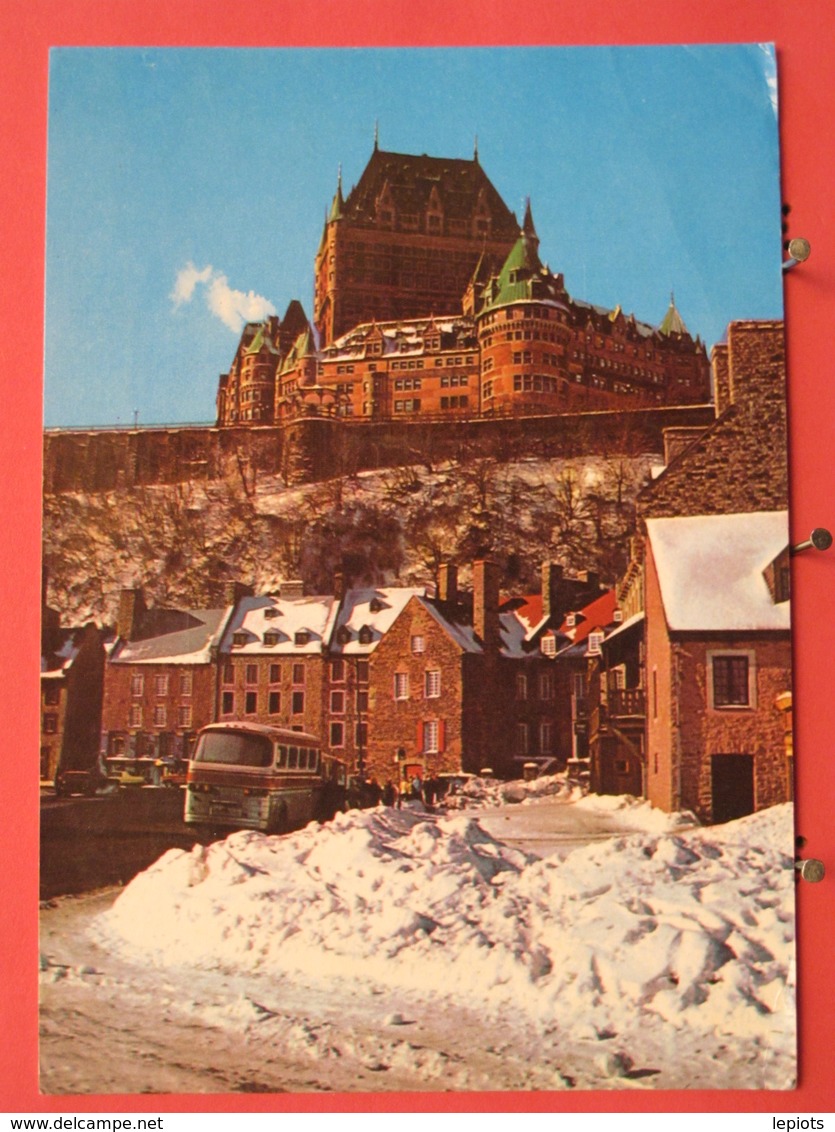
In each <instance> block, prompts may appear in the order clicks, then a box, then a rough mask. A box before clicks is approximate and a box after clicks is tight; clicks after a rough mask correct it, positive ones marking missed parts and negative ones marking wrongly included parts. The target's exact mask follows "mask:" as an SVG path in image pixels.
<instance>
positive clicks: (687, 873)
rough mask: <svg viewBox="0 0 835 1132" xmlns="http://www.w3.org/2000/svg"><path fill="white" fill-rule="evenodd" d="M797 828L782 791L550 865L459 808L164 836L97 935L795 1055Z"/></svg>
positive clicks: (196, 957)
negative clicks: (738, 810) (220, 836)
mask: <svg viewBox="0 0 835 1132" xmlns="http://www.w3.org/2000/svg"><path fill="white" fill-rule="evenodd" d="M792 841H793V834H792V811H791V807H790V806H788V805H786V806H781V807H776V808H774V809H771V810H767V811H764V812H763V813H760V814H757V815H752V816H751V817H749V818H745V819H743V820H741V821H738V822H733V823H729V824H728V825H726V826H721V827H718V826H717V827H713V828H711V829H703V830H696V831H691V832H689V833H686V834H682V835H678V836H670V835H654V834H638V835H633V836H626V837H618V838H615V839H612V840H609V841H606V842H596V843H594V844H591V845H588V846H586V847H584V848H581V849H577V850H575V851H574V852H572V853H571V854H570V855H569V856H568V857H567V858H565V859H564V860H562V861H560V860H558V859H556V858H546V859H537V858H534V857H530V856H528V855H526V854H523V853H521V852H520V851H518V850H513V849H510V848H508V847H507V846H504V845H502V844H500V843H499V842H497V841H495V840H494V839H493V838H491V837H490V836H489V835H488V834H487V833H485V832H484V831H483V830H482V829H481V827H480V826H479V825H478V823H477V822H476V821H475V820H474V819H473V818H471V817H466V816H463V815H462V816H457V815H456V816H448V817H439V818H436V819H433V818H430V817H428V816H427V815H421V814H417V813H415V812H413V811H407V810H403V811H397V810H393V809H383V808H378V809H376V810H373V811H351V812H350V813H348V814H343V815H340V816H338V817H337V819H336V820H335V821H334V822H332V823H330V824H327V825H323V826H318V825H311V826H308V827H307V828H306V829H305V830H303V831H302V832H300V833H298V834H296V835H291V836H285V837H265V836H263V835H261V834H257V833H252V832H240V833H235V834H233V835H231V836H230V837H228V838H227V839H226V840H225V841H223V842H218V843H216V844H214V845H211V846H209V847H201V846H197V847H195V848H194V849H193V850H192V851H191V852H184V851H180V850H172V851H170V852H168V853H167V854H166V855H165V856H164V857H162V858H161V859H160V860H159V861H158V862H157V863H156V864H155V865H154V866H152V868H150V869H148V870H147V871H146V872H145V873H143V874H141V875H140V876H138V877H137V878H135V880H134V881H132V882H131V884H130V885H128V887H127V888H126V889H125V891H124V892H123V893H122V895H121V896H120V897H119V898H118V900H117V901H116V903H115V905H114V906H113V908H112V909H111V911H110V912H108V913H106V914H105V915H104V917H102V918H101V920H100V921H99V930H100V932H101V933H102V938H103V941H104V942H106V943H108V945H109V946H111V947H116V948H117V949H121V950H125V951H126V952H127V953H128V954H129V955H130V956H132V957H136V956H137V955H139V956H141V958H142V961H143V963H145V964H147V963H148V962H151V963H154V964H157V965H160V966H164V967H169V968H172V967H173V968H176V967H178V966H180V965H182V966H186V967H189V968H192V969H193V968H194V967H198V968H202V969H204V970H219V971H229V972H239V973H261V974H263V975H266V976H269V977H271V978H272V977H279V976H281V975H283V974H287V973H292V972H303V973H304V974H305V975H307V976H308V977H313V978H318V979H323V980H330V979H334V978H336V979H338V980H340V984H341V985H344V982H345V980H347V979H357V980H362V981H363V982H364V983H365V985H368V983H369V982H372V983H373V984H374V985H377V986H379V985H388V986H389V987H390V988H395V989H401V990H409V991H412V990H418V991H421V992H422V993H423V995H424V996H429V997H432V996H434V995H436V994H437V995H444V996H445V997H447V998H450V999H453V1000H455V1001H457V1002H459V1003H461V1004H463V1005H465V1006H467V1005H469V1006H470V1007H472V1008H473V1009H475V1010H478V1011H482V1012H484V1013H485V1014H488V1013H495V1014H496V1015H500V1014H502V1013H504V1012H506V1011H507V1010H511V1011H512V1012H513V1016H514V1018H515V1019H516V1020H521V1022H522V1024H534V1025H538V1026H541V1027H546V1028H547V1027H549V1026H550V1027H552V1028H553V1027H554V1026H557V1027H558V1028H561V1029H563V1030H565V1029H567V1028H570V1029H571V1033H572V1035H573V1036H574V1037H576V1038H580V1039H582V1038H593V1037H595V1036H598V1037H599V1036H600V1035H601V1034H604V1033H608V1032H617V1031H620V1030H624V1029H629V1028H632V1030H633V1031H634V1029H635V1027H636V1025H639V1026H641V1027H648V1026H656V1027H657V1026H662V1027H663V1028H670V1027H671V1028H672V1029H673V1030H678V1029H681V1028H686V1029H688V1030H691V1031H693V1030H702V1031H710V1032H716V1033H720V1034H726V1035H729V1036H730V1037H732V1038H733V1037H737V1038H739V1039H740V1041H743V1040H744V1041H746V1042H750V1041H754V1042H755V1043H756V1044H758V1045H759V1044H760V1043H761V1045H762V1047H763V1048H767V1049H770V1050H771V1051H772V1053H774V1051H779V1052H780V1053H784V1054H786V1055H787V1056H788V1057H789V1059H790V1058H791V1052H792V1049H793V1041H794V1013H793V986H792V970H793V925H794V908H793V890H794V868H793V861H792V858H791V857H790V856H787V853H786V850H787V848H788V849H789V851H790V847H791V845H792ZM671 1038H672V1035H671ZM769 1056H771V1055H769Z"/></svg>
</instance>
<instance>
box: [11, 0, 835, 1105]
mask: <svg viewBox="0 0 835 1132" xmlns="http://www.w3.org/2000/svg"><path fill="white" fill-rule="evenodd" d="M766 41H768V42H774V43H775V44H776V45H777V51H778V68H779V81H780V118H781V138H782V154H783V200H784V201H787V202H789V203H790V204H791V214H790V216H789V224H790V231H789V235H790V236H805V237H806V238H807V239H809V240H810V241H811V244H812V256H811V258H810V260H809V261H808V262H807V263H806V264H804V265H802V266H800V267H798V268H797V269H796V270H794V271H793V272H791V273H790V274H789V275H788V276H787V277H786V319H787V333H788V347H789V387H790V405H789V411H790V445H791V447H790V459H791V467H792V483H793V489H792V519H791V529H792V537H793V540H794V542H800V541H802V540H803V539H805V538H807V537H808V535H809V532H810V531H811V529H812V528H813V527H816V526H824V527H829V528H830V529H835V513H833V512H834V509H833V499H832V489H833V484H835V474H834V473H833V453H835V372H833V367H832V364H831V361H830V355H831V328H832V325H833V322H835V218H833V207H832V201H833V184H835V161H834V160H833V136H835V133H834V132H833V125H832V124H833V122H835V81H833V74H835V5H833V4H832V3H831V0H803V2H802V3H795V4H792V3H788V2H787V0H733V2H730V3H729V2H728V0H612V2H611V3H603V2H602V0H573V2H572V3H565V2H562V0H534V2H533V3H530V4H526V5H520V4H518V3H516V2H514V0H419V2H415V0H354V3H352V4H348V3H345V0H312V2H308V3H307V4H303V3H301V2H298V3H296V4H293V5H290V4H287V3H285V2H284V0H247V2H246V3H243V2H241V0H121V2H119V3H114V2H113V0H0V45H2V46H1V47H0V51H2V56H3V59H2V61H3V68H2V72H0V93H1V94H2V97H0V140H2V158H0V229H1V230H2V245H0V247H2V253H0V280H2V286H1V287H0V296H1V297H2V302H0V320H2V334H0V358H1V359H2V366H0V390H2V402H0V403H2V404H4V405H5V406H6V409H5V412H4V416H3V422H4V439H3V444H2V449H0V451H2V457H3V462H2V475H0V516H2V519H3V521H4V531H3V536H2V538H0V595H2V616H0V657H2V679H0V722H2V732H1V733H0V734H2V737H3V742H2V744H0V798H2V821H0V846H2V857H1V858H0V860H1V861H2V874H1V875H0V897H2V898H1V899H0V909H2V913H1V914H2V941H3V942H2V959H1V960H0V963H1V964H2V966H0V987H2V990H0V1081H2V1091H0V1109H2V1110H5V1111H8V1112H27V1111H28V1112H35V1111H55V1112H61V1111H72V1110H75V1111H76V1112H78V1111H95V1110H101V1111H105V1112H107V1111H111V1112H113V1111H118V1110H119V1109H120V1108H121V1109H122V1110H123V1111H128V1112H130V1111H142V1110H148V1111H150V1112H164V1111H170V1112H176V1111H185V1112H194V1111H201V1110H202V1111H224V1110H225V1111H231V1112H235V1111H273V1112H275V1111H280V1110H281V1109H282V1108H283V1109H286V1110H287V1111H293V1112H304V1111H362V1112H369V1111H389V1110H396V1109H401V1110H404V1111H446V1112H450V1111H456V1110H460V1111H469V1112H473V1111H478V1110H483V1111H487V1112H489V1111H495V1110H503V1111H508V1110H509V1108H512V1109H513V1110H515V1111H542V1112H559V1111H583V1110H590V1111H596V1112H605V1111H617V1112H630V1111H635V1112H643V1111H647V1112H649V1111H662V1112H669V1111H675V1110H686V1109H693V1110H698V1111H711V1110H714V1111H729V1110H738V1111H742V1112H755V1111H764V1112H783V1113H786V1112H796V1113H801V1112H803V1113H809V1112H828V1111H832V1110H833V1109H835V1103H833V1102H834V1101H835V1085H834V1084H833V1081H832V1076H833V1071H835V1055H834V1054H833V1043H832V1041H831V1031H832V1007H833V1003H834V1002H835V993H833V978H832V967H831V955H832V950H833V949H832V944H831V941H832V939H833V938H835V899H833V895H835V823H833V822H832V820H831V818H830V809H831V806H832V804H833V802H835V750H833V747H832V743H831V734H832V721H831V717H830V716H829V711H828V709H829V705H830V704H831V703H832V700H833V695H832V693H833V689H834V688H835V657H833V652H832V645H833V626H835V617H834V616H833V612H834V611H833V606H835V549H833V550H830V551H829V552H828V553H818V552H816V551H807V552H806V553H805V554H803V555H800V556H799V557H797V558H795V560H794V593H793V603H794V621H795V649H796V652H795V661H796V684H795V704H796V713H795V726H796V734H795V752H796V759H797V767H798V805H797V814H798V819H797V820H798V833H800V834H802V835H803V836H804V837H805V838H806V842H807V844H806V848H805V850H804V854H805V855H806V856H814V857H819V858H821V859H822V860H823V861H824V862H825V863H826V864H827V865H828V867H829V869H830V875H829V876H828V877H827V878H826V879H825V880H824V881H823V882H822V883H821V884H818V885H810V884H801V885H800V887H799V912H798V916H799V926H798V935H799V945H798V946H799V958H798V966H799V982H800V1086H799V1088H798V1089H797V1091H795V1092H793V1093H789V1094H775V1093H763V1092H724V1091H722V1092H675V1093H672V1092H641V1093H640V1094H635V1093H630V1092H620V1091H618V1092H611V1093H609V1092H606V1093H583V1094H579V1095H577V1094H566V1093H548V1094H542V1093H540V1094H518V1095H513V1096H509V1095H508V1094H483V1095H478V1094H476V1095H473V1094H449V1093H447V1094H444V1095H442V1096H441V1095H434V1096H433V1095H432V1094H423V1093H420V1094H410V1095H403V1094H400V1095H392V1094H374V1095H367V1094H352V1095H343V1096H334V1095H324V1096H323V1095H315V1096H309V1095H294V1096H286V1097H285V1096H270V1097H258V1096H243V1095H235V1096H230V1097H203V1096H199V1097H190V1096H176V1097H170V1098H169V1097H160V1096H153V1097H144V1096H132V1097H129V1098H119V1097H116V1096H109V1097H84V1099H83V1100H82V1099H73V1098H72V1097H41V1096H39V1094H38V1090H37V987H36V953H37V868H38V864H37V861H38V842H37V825H36V820H35V815H36V814H37V812H38V789H37V779H36V776H35V774H34V773H33V768H34V767H36V766H37V750H38V711H39V707H38V681H37V678H36V674H37V671H38V640H39V605H40V583H39V578H40V570H39V555H40V460H41V382H42V342H43V277H44V262H43V249H44V213H45V171H46V110H47V52H48V48H49V47H50V46H52V45H56V46H71V45H103V46H107V45H124V46H155V45H158V46H167V45H190V46H220V45H227V46H233V45H237V46H257V47H265V46H270V45H276V46H308V45H326V46H355V47H362V46H396V45H411V46H437V45H445V44H450V45H478V44H484V45H510V44H521V45H525V44H554V45H582V44H612V43H631V44H651V43H656V44H661V43H721V42H766ZM532 112H535V108H532ZM520 128H521V129H524V124H523V123H520ZM708 156H709V155H708ZM706 238H709V239H721V233H710V234H708V235H707V236H706Z"/></svg>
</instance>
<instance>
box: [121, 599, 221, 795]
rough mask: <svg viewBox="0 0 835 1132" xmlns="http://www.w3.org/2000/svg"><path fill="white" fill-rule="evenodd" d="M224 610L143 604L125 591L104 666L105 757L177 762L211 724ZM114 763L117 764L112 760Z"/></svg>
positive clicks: (150, 761)
mask: <svg viewBox="0 0 835 1132" xmlns="http://www.w3.org/2000/svg"><path fill="white" fill-rule="evenodd" d="M232 612H233V606H232V605H231V604H230V605H228V606H226V607H224V608H222V609H162V608H153V609H148V608H146V606H145V602H144V598H143V595H142V591H141V590H123V591H122V595H121V599H120V605H119V620H118V624H117V639H116V643H115V645H114V646H113V649H112V651H111V653H110V656H109V658H108V661H107V665H106V667H105V676H104V701H103V708H102V740H101V745H102V753H103V754H104V755H105V757H106V758H108V759H111V760H112V759H117V760H119V759H130V760H136V759H142V760H144V765H146V766H147V767H148V768H149V775H151V774H152V771H151V768H152V767H153V766H154V764H156V763H157V762H158V761H159V760H165V761H168V760H171V761H178V760H182V759H186V758H188V757H189V755H190V754H191V751H192V749H193V747H194V743H195V741H196V737H197V732H198V731H199V730H200V728H201V727H204V726H205V725H206V724H207V723H211V722H213V720H214V719H215V712H216V701H217V690H218V649H219V645H220V641H221V638H222V635H223V632H224V629H225V627H226V624H227V621H228V619H229V617H230V616H231V614H232ZM111 765H115V764H111Z"/></svg>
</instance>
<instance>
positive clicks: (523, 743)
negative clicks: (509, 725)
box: [516, 723, 529, 755]
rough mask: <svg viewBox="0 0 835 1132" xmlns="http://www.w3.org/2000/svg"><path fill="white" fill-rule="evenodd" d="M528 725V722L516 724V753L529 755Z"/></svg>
mask: <svg viewBox="0 0 835 1132" xmlns="http://www.w3.org/2000/svg"><path fill="white" fill-rule="evenodd" d="M528 745H529V744H528V725H527V723H517V724H516V754H517V755H527V754H528V753H529V752H528Z"/></svg>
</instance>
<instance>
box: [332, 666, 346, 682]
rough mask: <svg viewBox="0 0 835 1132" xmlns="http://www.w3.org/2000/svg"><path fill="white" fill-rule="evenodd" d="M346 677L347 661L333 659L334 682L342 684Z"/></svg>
mask: <svg viewBox="0 0 835 1132" xmlns="http://www.w3.org/2000/svg"><path fill="white" fill-rule="evenodd" d="M344 679H345V661H344V660H332V661H331V680H332V681H333V682H334V684H341V683H342V681H343V680H344Z"/></svg>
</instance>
